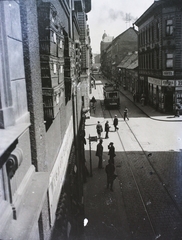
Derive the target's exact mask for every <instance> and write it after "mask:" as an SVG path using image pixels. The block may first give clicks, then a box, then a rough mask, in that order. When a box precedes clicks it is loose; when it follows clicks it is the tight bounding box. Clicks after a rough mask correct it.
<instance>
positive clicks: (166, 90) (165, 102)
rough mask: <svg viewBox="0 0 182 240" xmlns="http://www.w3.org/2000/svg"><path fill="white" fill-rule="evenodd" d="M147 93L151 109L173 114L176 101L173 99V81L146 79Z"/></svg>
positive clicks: (175, 98) (174, 94)
mask: <svg viewBox="0 0 182 240" xmlns="http://www.w3.org/2000/svg"><path fill="white" fill-rule="evenodd" d="M148 92H149V104H150V105H151V106H152V107H154V108H155V109H156V110H159V111H161V112H166V113H173V112H174V109H175V104H176V101H177V97H175V96H176V93H175V80H164V79H163V80H162V79H158V78H152V77H148ZM179 99H180V98H179ZM179 101H180V100H179Z"/></svg>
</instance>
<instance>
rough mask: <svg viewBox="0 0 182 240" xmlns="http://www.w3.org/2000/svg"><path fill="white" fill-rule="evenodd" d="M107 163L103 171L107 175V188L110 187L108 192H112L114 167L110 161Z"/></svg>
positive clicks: (114, 175) (114, 177)
mask: <svg viewBox="0 0 182 240" xmlns="http://www.w3.org/2000/svg"><path fill="white" fill-rule="evenodd" d="M108 162H109V163H108V164H107V165H106V168H105V171H106V174H107V188H109V187H110V190H111V191H112V192H113V182H114V180H115V179H116V176H117V175H116V174H115V173H114V172H115V166H114V164H113V163H112V161H111V160H109V161H108Z"/></svg>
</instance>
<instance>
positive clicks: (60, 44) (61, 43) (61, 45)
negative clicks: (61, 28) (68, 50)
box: [59, 40, 63, 48]
mask: <svg viewBox="0 0 182 240" xmlns="http://www.w3.org/2000/svg"><path fill="white" fill-rule="evenodd" d="M59 47H60V48H63V41H62V40H60V42H59Z"/></svg>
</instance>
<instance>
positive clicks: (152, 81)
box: [148, 77, 161, 86]
mask: <svg viewBox="0 0 182 240" xmlns="http://www.w3.org/2000/svg"><path fill="white" fill-rule="evenodd" d="M148 83H151V84H154V85H158V86H161V79H158V78H152V77H148Z"/></svg>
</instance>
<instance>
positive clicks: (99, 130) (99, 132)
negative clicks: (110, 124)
mask: <svg viewBox="0 0 182 240" xmlns="http://www.w3.org/2000/svg"><path fill="white" fill-rule="evenodd" d="M96 129H97V134H98V138H101V133H102V132H103V128H102V125H101V124H100V122H99V121H98V122H97V125H96Z"/></svg>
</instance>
